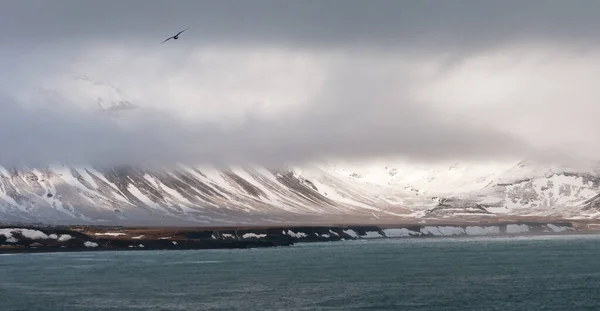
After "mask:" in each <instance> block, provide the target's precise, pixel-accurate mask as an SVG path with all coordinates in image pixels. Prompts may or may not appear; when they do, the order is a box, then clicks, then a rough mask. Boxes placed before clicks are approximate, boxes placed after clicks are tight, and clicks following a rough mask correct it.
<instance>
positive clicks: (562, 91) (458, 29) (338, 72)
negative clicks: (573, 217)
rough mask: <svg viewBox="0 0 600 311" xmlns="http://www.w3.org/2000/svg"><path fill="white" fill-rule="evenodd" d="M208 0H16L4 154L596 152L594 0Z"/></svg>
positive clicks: (198, 159) (133, 159) (469, 156)
mask: <svg viewBox="0 0 600 311" xmlns="http://www.w3.org/2000/svg"><path fill="white" fill-rule="evenodd" d="M198 3H199V2H185V1H182V2H180V3H179V5H177V6H173V7H170V8H169V9H167V10H165V9H164V6H162V5H161V6H160V7H159V5H158V2H154V1H145V2H144V3H143V5H142V4H140V5H135V1H132V2H128V3H127V4H119V5H118V6H117V5H115V4H111V3H102V4H83V3H80V2H72V3H70V2H68V1H65V2H61V3H60V4H52V5H50V4H48V3H46V2H44V1H39V2H27V3H19V4H10V5H7V10H3V12H2V13H0V26H1V27H0V29H1V30H0V36H2V37H3V38H6V40H4V41H2V43H0V44H2V49H1V50H0V65H1V66H2V68H3V69H4V71H5V72H9V75H4V76H3V77H2V81H1V82H2V83H1V84H0V109H2V114H0V146H2V153H1V154H0V165H16V164H27V165H45V164H48V163H57V162H61V163H65V162H69V163H92V164H98V165H121V164H139V165H173V164H174V163H189V164H199V163H214V164H223V165H225V164H236V163H245V162H254V163H259V164H264V165H273V166H277V165H280V164H283V163H286V162H303V161H312V160H319V159H323V158H343V159H367V158H373V157H378V158H381V157H403V158H408V159H411V160H416V161H446V160H451V161H460V160H465V161H467V160H468V161H471V160H489V159H493V160H500V159H521V158H539V157H543V158H544V157H545V158H547V157H549V156H550V155H559V156H572V157H585V158H596V159H597V158H600V147H597V146H596V144H595V137H596V136H597V134H598V133H600V126H598V125H596V124H597V123H596V122H595V120H594V116H595V115H597V113H596V112H600V111H597V110H598V109H600V108H597V107H598V105H597V104H596V103H595V99H596V98H598V95H600V94H598V92H599V91H598V90H599V88H598V86H597V85H596V84H597V83H596V82H594V81H595V80H596V79H594V77H595V74H596V73H597V72H598V70H599V69H600V64H598V62H597V61H596V59H598V56H600V53H598V52H599V50H598V44H597V41H596V39H595V38H596V37H597V36H598V35H600V33H598V31H599V30H598V29H600V27H596V26H600V25H597V24H598V19H597V18H596V16H595V15H593V14H591V12H596V11H597V10H592V9H593V8H594V7H596V6H597V3H596V2H587V3H586V5H587V7H584V6H583V5H582V6H577V5H575V4H573V3H572V2H569V4H567V2H562V1H549V2H546V3H545V4H544V8H543V9H541V8H540V7H538V5H533V4H531V3H528V2H522V1H518V2H517V1H507V2H502V4H500V3H498V4H494V5H491V4H489V3H487V4H482V3H481V2H480V1H466V0H465V1H458V2H453V3H452V4H450V3H448V4H443V3H439V2H437V1H436V2H429V3H428V2H427V1H423V2H421V1H420V2H419V3H414V4H401V3H400V2H383V1H382V2H373V3H369V4H365V3H364V2H362V1H345V2H344V3H343V5H342V4H341V3H335V2H328V3H323V4H320V5H318V6H316V5H310V4H300V3H298V4H288V5H282V4H281V3H280V2H272V1H262V2H253V4H252V5H250V4H248V3H246V2H237V1H222V2H219V4H216V3H215V4H203V5H201V4H198ZM582 4H583V2H582ZM267 8H269V9H267ZM34 9H35V10H34ZM234 9H235V10H234ZM9 11H10V12H12V13H11V14H8V13H6V12H9ZM39 11H43V12H45V13H44V15H40V14H37V13H36V12H39ZM369 12H370V13H369ZM465 12H471V13H469V14H466V13H465ZM492 13H494V14H492ZM109 17H110V18H109ZM185 27H190V30H189V31H188V32H186V33H184V34H183V35H182V37H181V40H177V41H169V42H168V43H165V44H164V45H161V44H160V41H162V39H164V38H163V37H167V36H170V35H172V33H171V32H175V31H177V30H178V29H180V28H185ZM17 28H19V29H20V35H19V36H15V35H14V34H12V33H11V32H10V31H8V30H7V29H17ZM169 29H171V30H169ZM129 104H131V107H137V108H135V109H120V108H119V107H121V108H122V107H129V106H128V105H129ZM123 105H124V106H123ZM111 107H112V108H111ZM131 107H129V108H131ZM117 108H118V109H117ZM106 109H108V110H111V111H112V112H111V113H108V111H105V110H106Z"/></svg>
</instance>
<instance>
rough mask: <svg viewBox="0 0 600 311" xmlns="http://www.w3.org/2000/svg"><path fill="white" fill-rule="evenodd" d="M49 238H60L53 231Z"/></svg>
mask: <svg viewBox="0 0 600 311" xmlns="http://www.w3.org/2000/svg"><path fill="white" fill-rule="evenodd" d="M48 238H50V239H53V240H56V239H58V235H56V234H54V233H53V234H51V235H49V236H48Z"/></svg>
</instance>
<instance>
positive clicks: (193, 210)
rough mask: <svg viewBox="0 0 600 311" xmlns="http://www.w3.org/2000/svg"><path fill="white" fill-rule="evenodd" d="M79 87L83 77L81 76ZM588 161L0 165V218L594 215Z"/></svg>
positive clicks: (122, 104)
mask: <svg viewBox="0 0 600 311" xmlns="http://www.w3.org/2000/svg"><path fill="white" fill-rule="evenodd" d="M75 83H77V84H79V86H80V88H79V89H83V90H84V91H83V92H81V93H77V96H76V97H71V98H67V99H65V98H66V96H65V95H64V94H61V93H60V92H57V91H56V90H43V94H44V96H50V95H51V96H53V100H57V99H58V100H71V101H74V100H76V101H87V102H88V104H90V105H95V106H96V107H97V108H98V109H99V110H100V111H101V112H106V113H110V114H114V113H119V112H123V111H124V110H135V109H138V108H139V106H138V105H137V104H135V103H132V102H131V101H130V100H127V99H126V98H124V94H123V92H121V91H120V90H118V88H116V87H115V86H112V85H108V84H103V83H98V82H94V81H92V80H91V79H88V78H87V77H83V76H82V77H77V78H75ZM81 86H83V87H81ZM599 208H600V174H599V173H598V169H597V168H596V165H595V164H594V165H589V167H588V168H585V169H581V168H578V169H574V168H571V167H568V166H565V165H559V164H548V163H538V162H535V161H532V160H522V161H515V162H509V161H508V162H489V163H438V164H414V163H409V162H406V161H402V160H394V159H388V160H372V161H366V162H362V163H360V162H352V163H351V162H343V161H330V162H325V161H323V162H314V163H307V164H302V165H288V166H286V167H281V168H278V169H272V168H265V167H261V166H258V165H254V166H253V165H249V166H244V167H239V166H231V167H226V168H223V167H213V166H210V165H202V166H194V167H192V166H185V165H175V166H171V167H165V168H160V169H158V168H144V167H136V166H119V167H95V166H70V165H63V164H57V165H51V166H45V167H35V168H33V167H25V166H19V167H0V221H1V222H6V223H14V222H22V223H46V224H107V225H167V226H168V225H200V224H202V225H232V224H238V225H239V224H264V225H266V224H277V223H287V224H290V223H342V222H354V223H358V222H372V223H377V222H406V221H429V220H431V219H463V220H465V219H467V220H468V219H474V220H481V219H489V218H503V217H504V218H506V217H544V218H560V219H591V218H596V217H598V216H600V209H599Z"/></svg>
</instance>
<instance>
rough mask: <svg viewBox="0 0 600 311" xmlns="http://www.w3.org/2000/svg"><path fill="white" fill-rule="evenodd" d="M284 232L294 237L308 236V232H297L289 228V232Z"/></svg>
mask: <svg viewBox="0 0 600 311" xmlns="http://www.w3.org/2000/svg"><path fill="white" fill-rule="evenodd" d="M284 234H287V235H289V236H291V237H294V238H305V237H306V236H307V235H306V233H304V232H298V233H296V232H294V231H292V230H288V231H287V233H286V232H285V231H284Z"/></svg>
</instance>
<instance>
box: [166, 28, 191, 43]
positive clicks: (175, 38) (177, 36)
mask: <svg viewBox="0 0 600 311" xmlns="http://www.w3.org/2000/svg"><path fill="white" fill-rule="evenodd" d="M186 30H188V28H186V29H184V30H182V31H180V32H178V33H177V34H176V35H174V36H172V37H169V38H167V39H166V40H165V41H163V42H162V43H161V44H163V43H165V42H167V41H169V40H171V39H173V40H177V39H179V35H180V34H181V33H182V32H184V31H186Z"/></svg>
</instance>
